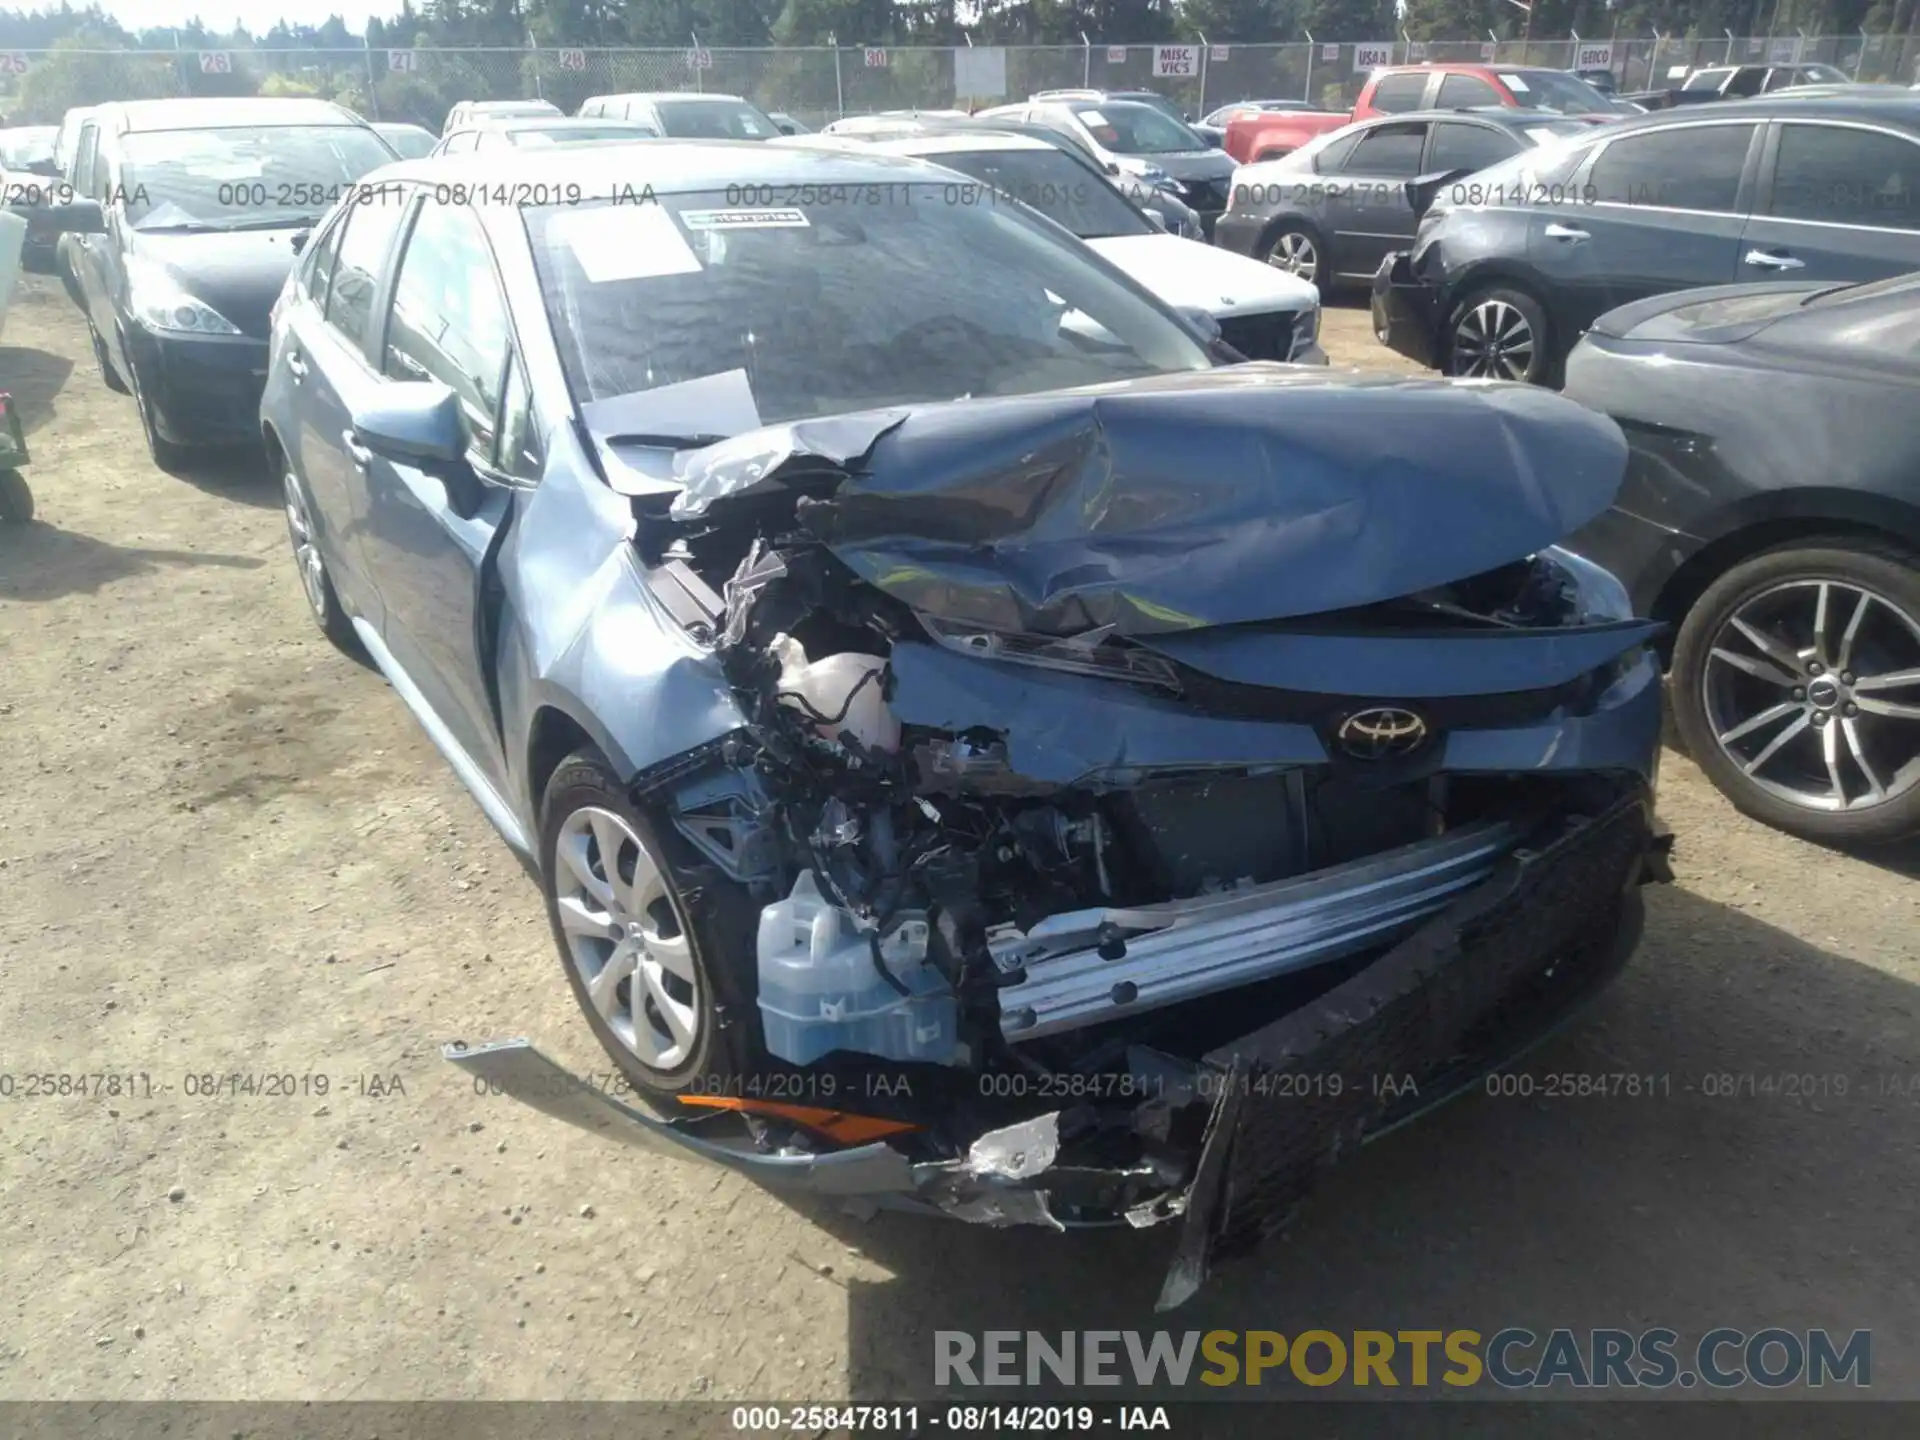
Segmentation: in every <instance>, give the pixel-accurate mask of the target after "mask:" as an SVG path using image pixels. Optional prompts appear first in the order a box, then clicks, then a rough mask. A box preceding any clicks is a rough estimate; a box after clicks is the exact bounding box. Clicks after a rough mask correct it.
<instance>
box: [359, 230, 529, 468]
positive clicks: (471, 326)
mask: <svg viewBox="0 0 1920 1440" xmlns="http://www.w3.org/2000/svg"><path fill="white" fill-rule="evenodd" d="M509 334H510V331H509V330H508V327H507V304H506V301H505V299H503V298H502V296H501V294H500V285H499V282H498V281H497V280H496V279H495V278H494V273H493V259H492V253H491V252H490V251H489V249H488V247H487V238H486V234H485V232H484V231H483V230H482V229H481V228H480V222H479V220H478V219H477V218H476V217H475V216H474V213H473V211H472V210H470V209H468V208H467V207H465V206H463V205H441V204H428V205H423V206H422V207H421V209H420V218H419V219H418V220H417V221H416V222H414V227H413V234H412V235H411V236H409V237H408V239H407V248H406V251H405V253H404V254H403V255H402V256H401V259H400V272H399V275H398V277H397V278H396V279H395V281H394V286H393V319H392V322H391V323H390V324H389V325H388V326H387V353H386V356H385V358H384V361H383V363H382V365H381V370H382V372H383V373H384V374H385V375H386V376H387V378H388V379H390V380H438V381H439V382H440V383H441V384H443V385H446V386H448V387H449V388H450V389H452V391H453V393H454V394H456V395H458V396H459V397H460V408H461V409H462V411H464V412H465V414H466V417H467V434H468V437H469V439H471V441H472V442H473V445H474V448H475V449H477V450H478V451H479V452H480V453H481V454H483V455H486V456H489V457H491V456H492V454H493V435H494V420H495V417H496V416H497V415H498V414H499V413H500V387H501V382H502V379H503V377H504V375H505V372H506V365H507V352H508V350H509V349H510V348H511V343H510V341H509V339H508V336H509Z"/></svg>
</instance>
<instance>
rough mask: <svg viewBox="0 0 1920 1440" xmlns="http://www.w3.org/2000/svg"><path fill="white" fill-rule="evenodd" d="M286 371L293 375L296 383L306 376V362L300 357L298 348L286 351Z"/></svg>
mask: <svg viewBox="0 0 1920 1440" xmlns="http://www.w3.org/2000/svg"><path fill="white" fill-rule="evenodd" d="M287 373H288V374H289V375H291V376H293V383H294V384H296V385H298V384H299V383H300V382H301V381H302V380H304V379H306V378H307V362H306V361H304V360H302V359H301V358H300V352H299V351H298V350H289V351H287Z"/></svg>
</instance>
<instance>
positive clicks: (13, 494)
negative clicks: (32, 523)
mask: <svg viewBox="0 0 1920 1440" xmlns="http://www.w3.org/2000/svg"><path fill="white" fill-rule="evenodd" d="M31 519H33V490H32V489H31V488H30V487H29V486H28V484H27V477H26V476H24V475H22V474H21V473H20V472H19V471H18V470H0V524H6V525H24V524H26V523H27V522H28V521H29V520H31Z"/></svg>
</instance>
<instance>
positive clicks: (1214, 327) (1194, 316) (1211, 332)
mask: <svg viewBox="0 0 1920 1440" xmlns="http://www.w3.org/2000/svg"><path fill="white" fill-rule="evenodd" d="M1177 308H1178V310H1179V312H1180V318H1181V319H1183V320H1185V321H1186V322H1187V323H1188V324H1189V325H1191V326H1192V327H1193V328H1194V329H1196V330H1198V331H1199V332H1200V336H1201V338H1202V339H1204V340H1205V341H1206V342H1207V343H1208V344H1209V345H1211V344H1212V343H1213V342H1214V341H1216V340H1218V339H1219V338H1220V322H1219V321H1218V320H1216V319H1214V318H1213V315H1212V313H1211V312H1209V311H1206V310H1202V309H1201V308H1200V307H1199V306H1198V305H1181V306H1178V307H1177Z"/></svg>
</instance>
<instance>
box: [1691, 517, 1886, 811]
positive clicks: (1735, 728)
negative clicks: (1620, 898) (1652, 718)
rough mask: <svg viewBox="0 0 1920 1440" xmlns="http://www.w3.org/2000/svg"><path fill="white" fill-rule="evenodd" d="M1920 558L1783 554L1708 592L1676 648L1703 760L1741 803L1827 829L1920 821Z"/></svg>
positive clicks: (1838, 552) (1751, 565) (1762, 560)
mask: <svg viewBox="0 0 1920 1440" xmlns="http://www.w3.org/2000/svg"><path fill="white" fill-rule="evenodd" d="M1783 562H1784V563H1783ZM1796 562H1797V563H1796ZM1911 563H1912V562H1911V560H1907V561H1906V562H1905V563H1904V564H1902V563H1900V562H1899V561H1896V560H1895V559H1894V557H1893V556H1892V555H1891V554H1881V553H1849V552H1846V551H1841V550H1834V551H1812V550H1801V551H1787V552H1776V553H1775V554H1773V555H1768V556H1762V557H1760V559H1759V560H1758V561H1754V562H1749V564H1747V565H1745V566H1741V567H1739V568H1738V569H1736V570H1735V571H1733V572H1732V573H1731V574H1730V575H1729V576H1727V577H1726V578H1725V579H1723V580H1722V581H1721V582H1720V583H1719V584H1718V585H1716V586H1715V587H1713V589H1711V590H1709V591H1708V593H1707V595H1705V596H1703V597H1702V599H1701V603H1700V605H1698V606H1696V608H1695V613H1694V615H1692V616H1689V618H1688V621H1687V624H1686V626H1685V628H1684V629H1683V630H1682V634H1681V639H1680V643H1679V644H1678V645H1677V646H1676V648H1675V657H1674V669H1675V677H1676V681H1677V682H1678V683H1679V684H1680V685H1681V686H1682V687H1683V693H1682V695H1680V696H1679V697H1677V698H1678V699H1679V700H1680V701H1681V703H1680V704H1679V706H1678V719H1679V721H1680V724H1681V730H1682V733H1683V736H1684V737H1685V738H1686V740H1687V742H1688V747H1689V749H1691V750H1692V751H1693V752H1694V758H1695V759H1696V760H1698V761H1700V763H1701V764H1702V766H1703V767H1704V768H1706V769H1707V770H1708V772H1709V774H1710V775H1711V776H1712V777H1713V779H1714V780H1715V782H1716V783H1718V784H1719V785H1720V787H1721V789H1723V790H1725V791H1726V792H1727V794H1728V795H1729V797H1730V798H1732V799H1733V800H1734V801H1735V803H1736V804H1739V805H1740V806H1741V808H1743V809H1747V810H1749V811H1750V813H1753V814H1755V815H1756V816H1758V817H1759V818H1761V819H1764V820H1768V821H1770V822H1771V823H1773V824H1776V825H1779V826H1780V827H1781V828H1783V829H1787V830H1792V831H1795V832H1796V833H1799V834H1803V835H1806V836H1808V837H1809V838H1813V839H1820V840H1829V841H1846V840H1858V841H1865V842H1875V841H1890V840H1896V839H1900V838H1903V837H1904V836H1906V835H1908V834H1911V833H1913V832H1915V831H1917V830H1920V576H1916V574H1915V572H1914V570H1913V569H1911V568H1908V567H1909V566H1910V565H1911ZM1903 571H1904V573H1902V572H1903ZM1746 572H1753V573H1750V574H1748V573H1746ZM1796 572H1797V573H1796ZM1742 578H1744V579H1745V580H1746V583H1744V584H1740V585H1737V586H1736V587H1734V588H1732V589H1731V590H1729V589H1727V588H1726V587H1727V582H1728V581H1729V580H1740V579H1742ZM1702 612H1705V614H1704V615H1703V614H1702ZM1683 665H1684V667H1685V668H1684V669H1683Z"/></svg>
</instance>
